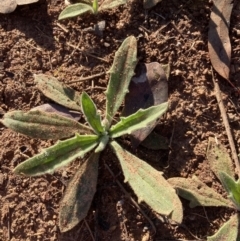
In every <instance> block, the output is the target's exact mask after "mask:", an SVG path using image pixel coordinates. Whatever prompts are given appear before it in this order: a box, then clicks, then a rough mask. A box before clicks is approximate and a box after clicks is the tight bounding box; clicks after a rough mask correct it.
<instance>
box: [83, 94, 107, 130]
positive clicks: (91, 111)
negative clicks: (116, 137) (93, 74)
mask: <svg viewBox="0 0 240 241" xmlns="http://www.w3.org/2000/svg"><path fill="white" fill-rule="evenodd" d="M81 104H82V111H83V113H84V115H85V117H86V120H87V122H88V124H89V125H90V126H91V127H92V128H93V129H94V131H95V133H96V134H100V133H102V132H104V128H103V126H102V123H101V117H100V115H99V114H98V112H97V108H96V106H95V104H94V103H93V101H92V99H91V98H90V97H89V95H88V94H87V93H86V92H83V93H82V97H81Z"/></svg>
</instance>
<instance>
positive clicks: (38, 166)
mask: <svg viewBox="0 0 240 241" xmlns="http://www.w3.org/2000/svg"><path fill="white" fill-rule="evenodd" d="M97 144H98V136H80V135H78V134H76V136H75V137H73V138H70V139H67V140H64V141H58V142H57V143H56V144H55V145H53V146H51V147H49V148H46V149H44V150H43V151H42V152H41V153H40V154H37V155H36V156H34V157H31V158H29V159H28V160H26V161H24V162H22V163H21V164H19V165H18V166H17V167H16V168H15V169H14V172H15V173H16V174H23V175H26V176H37V175H41V174H45V173H52V172H53V171H54V170H55V169H57V168H59V167H63V166H65V165H67V164H68V163H70V162H71V161H73V160H74V159H76V158H77V157H81V158H82V157H83V156H84V155H85V154H86V153H87V152H89V151H91V150H92V149H93V148H94V147H95V146H96V145H97Z"/></svg>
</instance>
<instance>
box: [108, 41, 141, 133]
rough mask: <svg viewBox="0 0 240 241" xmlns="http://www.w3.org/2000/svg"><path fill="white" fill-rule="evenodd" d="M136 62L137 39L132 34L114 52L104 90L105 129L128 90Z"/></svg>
mask: <svg viewBox="0 0 240 241" xmlns="http://www.w3.org/2000/svg"><path fill="white" fill-rule="evenodd" d="M136 64H137V40H136V38H135V37H134V36H130V37H128V38H126V39H125V40H124V41H123V43H122V45H121V46H120V48H119V49H118V51H117V52H116V54H115V57H114V61H113V65H112V67H111V69H110V70H109V72H110V80H109V83H108V87H107V91H106V97H107V101H106V127H107V128H106V129H108V128H109V126H110V125H111V122H112V119H113V117H114V115H115V114H116V112H117V110H118V109H119V107H120V105H121V104H122V102H123V99H124V97H125V95H126V93H127V92H128V86H129V83H130V81H131V78H132V76H133V75H134V69H135V66H136Z"/></svg>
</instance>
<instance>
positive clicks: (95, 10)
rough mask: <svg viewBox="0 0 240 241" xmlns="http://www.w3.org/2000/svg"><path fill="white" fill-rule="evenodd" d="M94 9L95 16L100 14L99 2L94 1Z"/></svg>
mask: <svg viewBox="0 0 240 241" xmlns="http://www.w3.org/2000/svg"><path fill="white" fill-rule="evenodd" d="M92 8H93V12H94V14H97V13H98V0H93V3H92Z"/></svg>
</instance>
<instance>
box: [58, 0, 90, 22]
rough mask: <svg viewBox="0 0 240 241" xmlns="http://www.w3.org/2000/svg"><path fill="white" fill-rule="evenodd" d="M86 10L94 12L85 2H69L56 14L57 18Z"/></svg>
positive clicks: (77, 14)
mask: <svg viewBox="0 0 240 241" xmlns="http://www.w3.org/2000/svg"><path fill="white" fill-rule="evenodd" d="M86 12H92V13H94V10H93V8H92V6H90V5H88V4H85V3H75V4H71V5H69V6H67V7H66V8H65V9H63V11H62V12H61V13H60V15H59V16H58V20H62V19H66V18H73V17H77V16H79V15H81V14H83V13H86Z"/></svg>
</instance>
